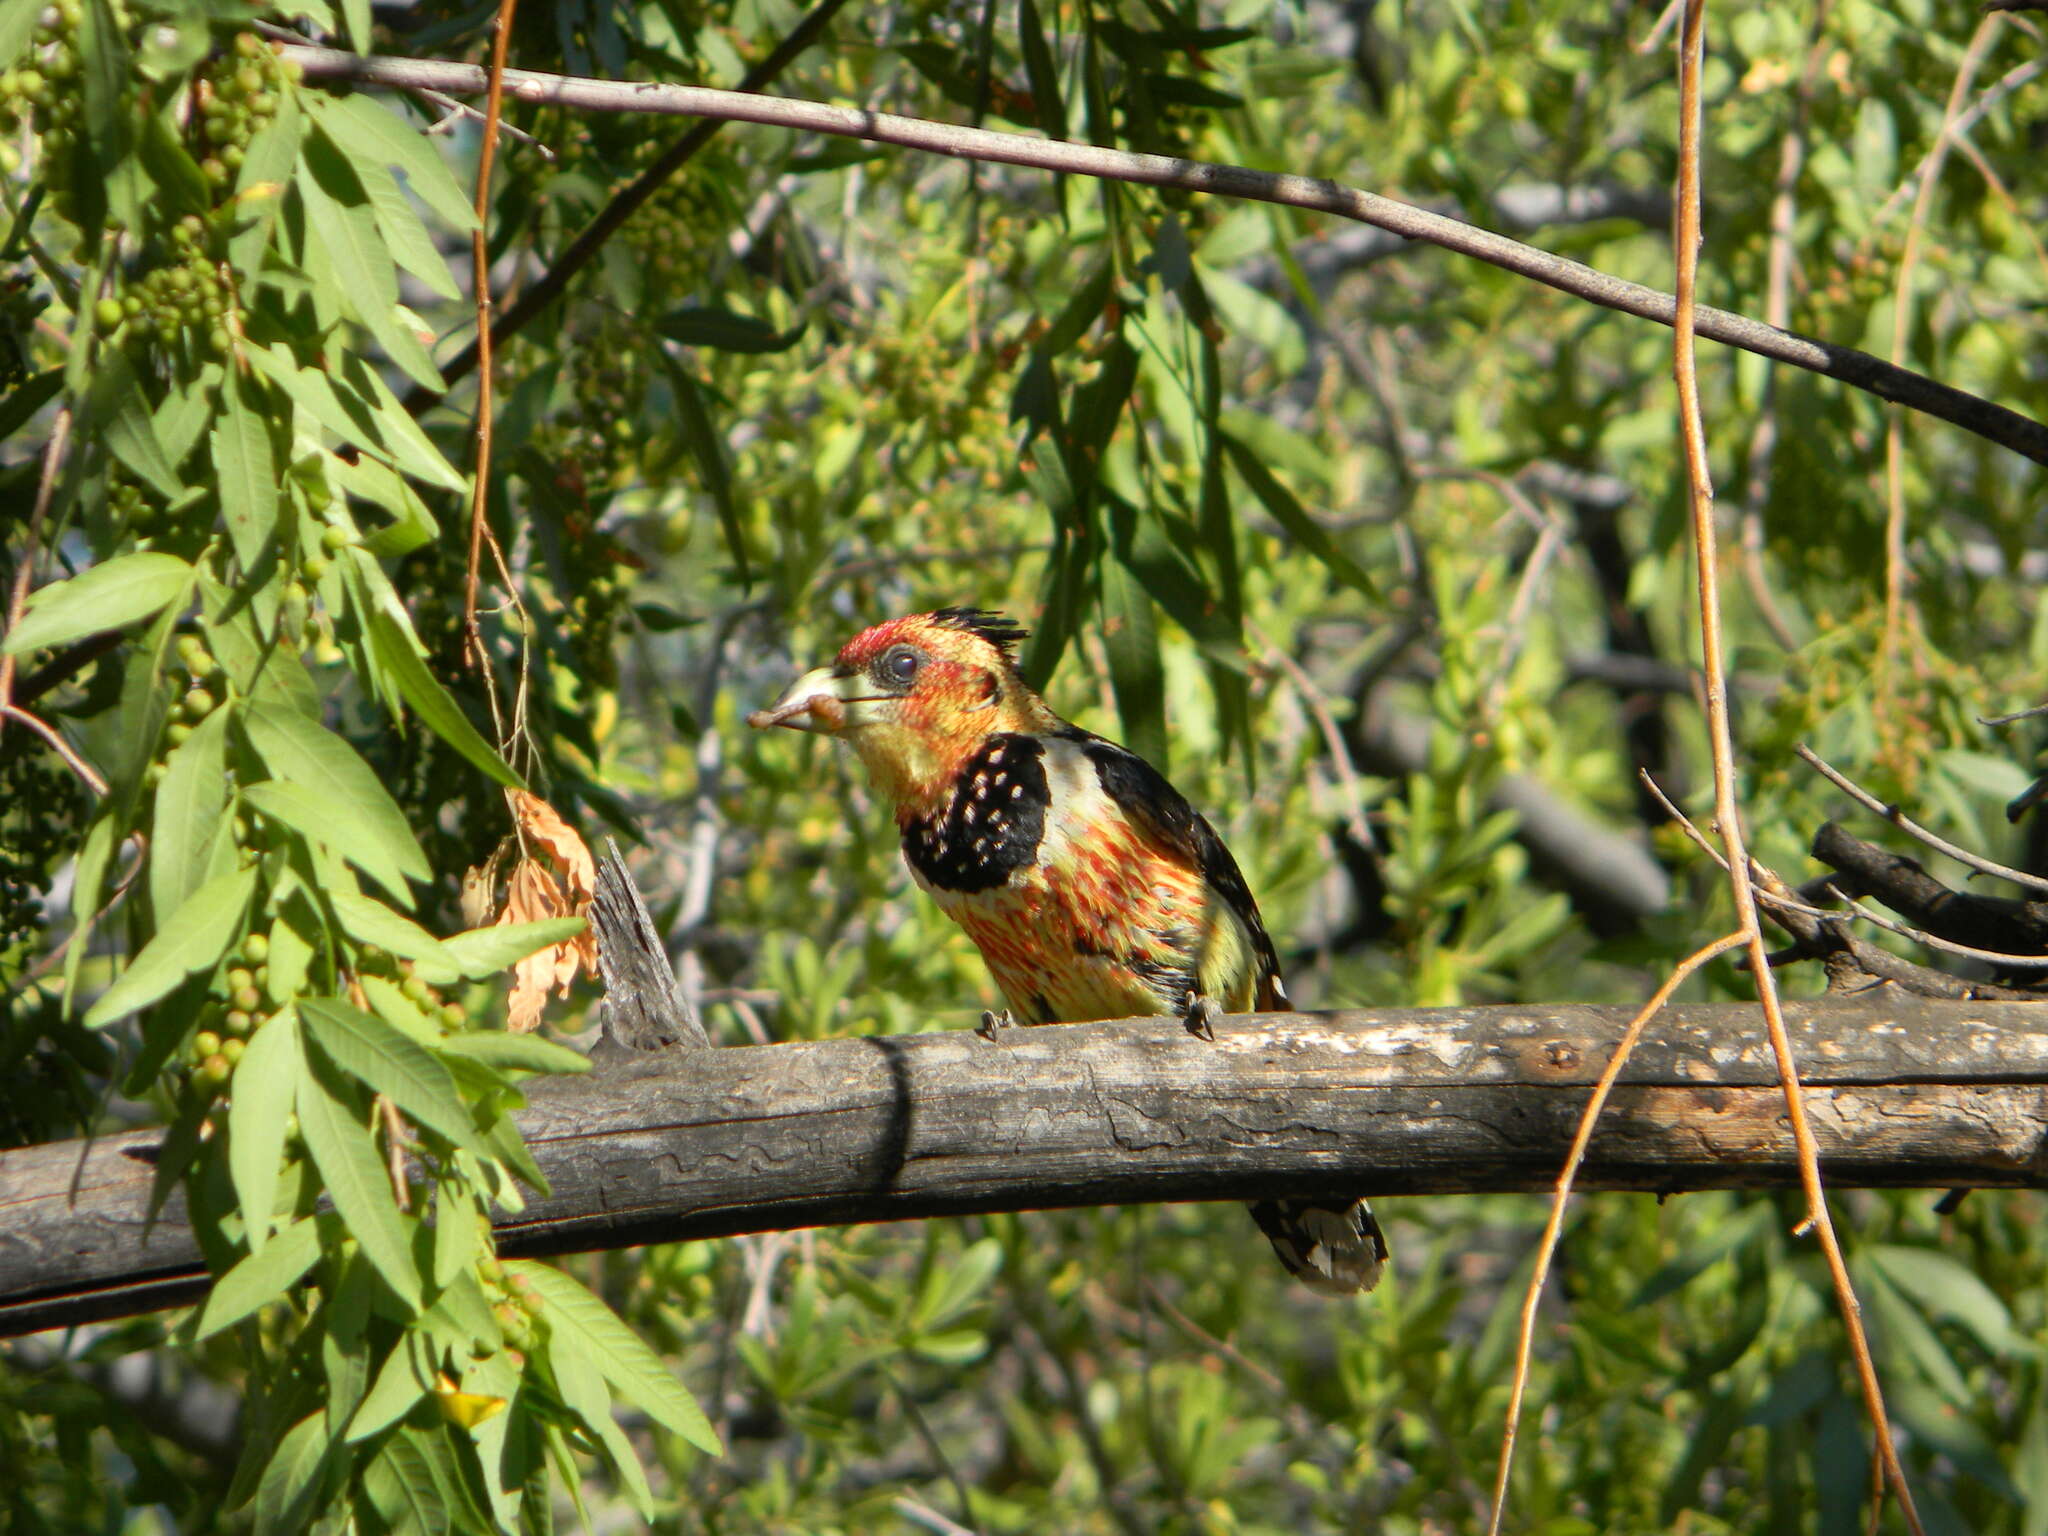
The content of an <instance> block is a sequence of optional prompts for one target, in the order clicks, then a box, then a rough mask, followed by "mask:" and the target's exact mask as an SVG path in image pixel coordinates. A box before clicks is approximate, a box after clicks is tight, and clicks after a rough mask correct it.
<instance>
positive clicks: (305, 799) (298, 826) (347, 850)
mask: <svg viewBox="0 0 2048 1536" xmlns="http://www.w3.org/2000/svg"><path fill="white" fill-rule="evenodd" d="M242 803H243V804H244V805H246V806H248V807H249V809H251V810H253V811H255V812H257V813H258V814H259V815H263V816H268V817H269V818H271V819H272V820H273V821H277V822H281V823H282V824H283V825H285V826H287V827H289V828H290V829H291V830H292V831H294V832H296V833H298V834H299V835H300V836H301V837H303V838H305V839H306V840H307V841H308V842H310V843H316V844H320V845H324V846H325V847H328V848H332V849H333V850H334V851H335V852H337V853H339V854H340V855H341V856H342V857H343V858H345V859H347V860H348V861H349V862H350V863H351V864H353V865H355V867H356V868H357V869H360V870H361V871H362V872H363V873H364V874H366V875H368V876H369V877H370V878H371V879H372V880H375V881H377V882H378V883H379V884H380V885H382V886H384V888H385V889H387V890H391V891H403V890H404V889H405V885H404V872H403V871H402V870H401V869H399V868H398V867H397V865H396V864H395V863H394V862H393V860H392V857H391V852H390V850H389V849H388V848H386V847H385V846H384V845H383V844H382V843H381V842H380V841H378V839H376V838H375V837H373V836H369V835H358V834H366V829H364V828H363V827H361V826H360V825H359V824H358V821H357V818H356V817H355V816H353V815H352V814H350V813H349V811H348V810H347V809H346V808H344V809H343V810H341V811H340V812H337V811H336V810H335V809H334V807H333V804H332V802H330V801H327V800H323V799H322V798H321V797H320V796H318V795H316V794H314V793H313V792H312V791H310V790H306V789H302V788H300V787H299V786H298V785H297V784H293V783H290V782H288V781H286V780H283V779H265V780H263V781H262V782H261V783H257V784H251V785H249V786H248V788H246V789H244V790H243V791H242Z"/></svg>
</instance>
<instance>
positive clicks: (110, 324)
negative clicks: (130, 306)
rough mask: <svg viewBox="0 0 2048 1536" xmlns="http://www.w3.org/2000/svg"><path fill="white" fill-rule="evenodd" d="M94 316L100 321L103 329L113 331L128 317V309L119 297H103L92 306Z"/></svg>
mask: <svg viewBox="0 0 2048 1536" xmlns="http://www.w3.org/2000/svg"><path fill="white" fill-rule="evenodd" d="M92 317H93V319H95V320H97V321H98V322H99V327H100V329H101V330H103V331H111V330H114V329H115V328H116V327H118V326H119V325H120V323H121V322H122V321H123V320H126V319H127V318H128V311H127V310H126V309H125V308H123V307H122V305H121V301H120V300H119V299H101V300H100V301H99V303H97V304H95V305H93V307H92Z"/></svg>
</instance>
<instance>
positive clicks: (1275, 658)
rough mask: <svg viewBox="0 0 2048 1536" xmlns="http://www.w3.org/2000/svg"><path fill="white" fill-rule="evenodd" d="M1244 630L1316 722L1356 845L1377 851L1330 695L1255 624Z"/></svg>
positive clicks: (1362, 792) (1355, 769) (1361, 786)
mask: <svg viewBox="0 0 2048 1536" xmlns="http://www.w3.org/2000/svg"><path fill="white" fill-rule="evenodd" d="M1245 629H1246V630H1247V632H1249V633H1250V635H1251V637H1252V638H1253V639H1254V640H1256V641H1257V642H1258V643H1259V645H1260V647H1261V648H1262V649H1264V651H1265V653H1266V659H1267V660H1268V661H1270V662H1272V663H1273V665H1274V666H1276V667H1278V668H1279V669H1280V671H1281V672H1282V673H1283V674H1284V675H1285V676H1286V678H1287V681H1288V682H1289V683H1291V684H1292V685H1293V687H1294V692H1295V696H1296V697H1297V698H1299V699H1300V700H1301V707H1302V708H1303V709H1305V710H1307V711H1308V714H1309V718H1310V719H1311V720H1313V721H1315V723H1316V730H1317V731H1318V732H1320V733H1321V735H1322V738H1323V749H1324V750H1325V751H1326V752H1328V753H1329V754H1330V763H1331V766H1332V767H1333V768H1335V770H1336V773H1337V782H1338V783H1340V784H1342V785H1343V786H1344V799H1345V807H1344V825H1345V827H1346V828H1348V829H1349V831H1350V833H1351V835H1352V837H1353V838H1354V839H1356V841H1357V843H1358V846H1359V847H1361V848H1364V849H1367V850H1368V851H1374V852H1376V851H1377V850H1378V847H1379V844H1378V843H1377V842H1376V841H1375V840H1374V838H1373V835H1372V823H1371V822H1369V821H1368V820H1366V806H1367V803H1368V802H1367V799H1366V793H1365V785H1364V784H1363V783H1362V782H1360V780H1359V777H1358V765H1357V764H1356V763H1354V762H1353V761H1352V760H1351V748H1350V746H1349V745H1348V744H1347V743H1346V742H1345V740H1344V730H1343V727H1342V726H1340V725H1338V724H1337V717H1336V716H1335V715H1333V714H1331V713H1330V699H1329V695H1327V694H1326V693H1324V692H1323V690H1322V689H1321V688H1318V687H1317V686H1316V680H1315V679H1314V678H1312V677H1310V676H1309V675H1308V671H1307V669H1306V668H1305V667H1303V666H1302V664H1301V663H1300V662H1298V661H1296V660H1295V659H1294V658H1293V657H1292V656H1290V655H1288V654H1287V652H1286V651H1285V650H1283V649H1282V648H1281V647H1279V646H1277V645H1275V644H1274V643H1273V642H1272V640H1271V639H1270V638H1269V637H1268V636H1267V635H1266V634H1265V632H1264V631H1262V630H1261V629H1260V628H1259V627H1258V626H1257V625H1256V624H1254V623H1252V622H1251V621H1250V620H1246V621H1245Z"/></svg>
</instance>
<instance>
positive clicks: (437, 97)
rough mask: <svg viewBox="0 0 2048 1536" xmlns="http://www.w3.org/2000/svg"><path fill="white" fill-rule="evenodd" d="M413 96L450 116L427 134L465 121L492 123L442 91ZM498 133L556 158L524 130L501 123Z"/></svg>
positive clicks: (423, 91)
mask: <svg viewBox="0 0 2048 1536" xmlns="http://www.w3.org/2000/svg"><path fill="white" fill-rule="evenodd" d="M413 95H415V96H417V97H419V99H420V100H421V101H424V102H426V103H427V104H428V105H429V106H434V107H439V108H440V109H441V110H442V111H443V112H445V113H447V114H448V115H447V116H446V117H444V118H442V119H441V120H440V121H439V122H437V123H435V124H433V125H431V126H430V127H429V128H428V129H427V132H429V133H441V132H444V131H445V130H446V129H448V128H449V127H451V126H452V125H453V124H455V123H456V122H458V121H461V120H463V119H473V120H475V121H477V122H481V123H486V124H488V123H489V121H490V119H489V117H488V115H487V114H486V113H483V112H479V111H478V110H477V109H476V108H475V107H472V106H471V105H470V104H469V103H468V102H466V101H457V100H456V99H455V98H454V97H453V96H449V95H446V94H444V93H443V92H441V91H430V90H417V91H414V92H413ZM487 131H488V130H487ZM497 131H498V132H499V133H501V134H503V135H504V136H505V137H506V138H508V139H511V140H512V141H513V142H515V143H518V144H524V145H526V146H527V147H528V148H530V149H531V150H532V151H533V152H534V153H535V154H537V155H539V156H540V157H541V159H543V160H547V161H553V160H554V158H555V152H554V150H552V149H551V148H549V147H548V146H547V145H545V144H543V143H542V142H541V141H540V140H539V139H537V138H535V137H534V136H533V135H532V134H530V133H528V132H527V131H526V130H525V129H524V128H520V127H517V126H515V125H514V124H511V123H507V122H503V121H500V122H499V123H498V125H497Z"/></svg>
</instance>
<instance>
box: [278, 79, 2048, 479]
mask: <svg viewBox="0 0 2048 1536" xmlns="http://www.w3.org/2000/svg"><path fill="white" fill-rule="evenodd" d="M284 53H285V55H286V56H287V57H289V58H293V59H296V60H297V61H298V62H299V64H300V65H301V67H302V68H303V69H304V70H305V72H306V75H307V77H308V78H311V79H327V80H352V81H355V82H357V83H358V84H362V85H382V86H389V87H392V88H394V89H398V90H422V89H425V90H434V91H443V92H445V93H447V94H448V95H451V96H464V95H475V94H477V93H479V92H481V91H483V90H484V89H485V86H486V77H485V71H484V70H483V69H482V68H481V67H479V66H477V65H473V64H453V63H443V62H440V61H438V60H433V59H391V58H376V57H369V58H365V57H361V56H358V55H356V54H351V53H342V52H339V51H337V50H335V49H331V48H312V47H304V46H298V45H293V46H289V47H287V48H285V49H284ZM505 94H506V96H507V97H509V98H511V99H514V100H518V101H532V102H549V103H553V104H556V105H560V106H567V107H576V108H581V109H584V110H588V111H596V112H651V113H660V114H666V115H671V116H684V117H702V118H711V119H720V120H726V121H735V122H749V123H762V124H766V125H767V126H769V127H776V128H793V129H797V130H799V131H803V132H810V133H828V134H833V135H836V136H838V137H841V138H850V139H865V140H867V141H869V142H871V143H876V144H895V145H899V146H901V147H902V148H905V149H918V150H925V151H929V152H930V153H933V154H940V155H953V156H956V157H958V158H960V159H963V160H987V161H994V162H997V163H999V164H1003V165H1022V166H1030V167H1033V168H1035V169H1038V170H1046V171H1060V172H1067V173H1070V174H1076V175H1082V176H1097V177H1102V178H1104V179H1107V180H1111V181H1129V182H1137V183H1139V184H1141V185H1145V186H1154V187H1176V188H1181V189H1184V190H1187V191H1191V192H1206V193H1210V194H1213V195H1215V196H1218V197H1239V198H1248V199H1251V200H1253V201H1256V202H1263V203H1280V204H1284V205H1286V206H1288V207H1291V208H1306V209H1309V210H1310V211H1312V212H1320V213H1331V214H1335V215H1337V216H1338V217H1340V218H1346V219H1353V220H1356V221H1357V222H1359V223H1361V224H1371V225H1374V226H1376V227H1377V228H1380V229H1385V230H1389V231H1391V232H1392V233H1394V234H1397V235H1400V236H1402V237H1403V238H1405V239H1409V240H1421V241H1424V242H1426V243H1428V244H1430V245H1437V246H1441V247H1443V248H1444V249H1445V250H1448V251H1456V252H1458V253H1459V254H1461V255H1465V256H1471V257H1474V258H1476V259H1478V260H1480V261H1484V262H1488V263H1491V264H1492V265H1494V266H1497V267H1500V268H1502V269H1503V270H1505V271H1509V272H1514V273H1518V274H1520V275H1521V276H1523V277H1527V278H1532V279H1534V280H1535V281H1536V282H1539V283H1545V284H1548V285H1549V286H1550V287H1552V288H1556V289H1559V290H1561V291H1562V292H1565V293H1569V294H1572V295H1574V296H1576V297H1578V298H1582V299H1586V300H1589V301H1590V302H1592V303H1595V304H1599V305H1601V306H1603V307H1605V308H1607V309H1618V310H1620V311H1622V312H1623V313H1625V314H1631V315H1637V316H1640V317H1641V318H1643V319H1645V320H1655V321H1657V322H1658V323H1659V324H1660V325H1670V324H1671V323H1672V321H1673V318H1674V316H1675V314H1676V311H1677V301H1676V300H1675V299H1673V298H1672V296H1671V295H1670V294H1668V293H1660V292H1658V291H1657V290H1656V289H1654V288H1646V287H1644V286H1643V285H1642V284H1640V283H1631V282H1626V281H1624V280H1623V279H1621V278H1618V277H1611V276H1609V275H1608V274H1607V273H1605V272H1599V271H1596V270H1594V269H1593V268H1592V267H1589V266H1586V265H1584V264H1583V263H1580V262H1576V261H1567V260H1566V259H1565V258H1563V257H1561V256H1553V255H1551V254H1550V253H1549V252H1548V251H1539V250H1537V249H1536V248H1535V247H1533V246H1528V245H1523V244H1522V243H1521V242H1520V241H1516V240H1510V239H1508V238H1507V237H1506V236H1504V235H1496V234H1494V233H1492V232H1491V231H1489V230H1484V229H1480V228H1478V227H1476V226H1474V225H1471V224H1466V223H1463V222H1461V221H1460V220H1457V219H1454V218H1450V217H1448V216H1446V215H1444V214H1440V213H1430V212H1427V211H1425V210H1423V209H1421V208H1416V207H1413V206H1411V205H1410V204H1407V203H1402V202H1397V201H1395V200H1394V199H1393V198H1390V197H1381V196H1380V195H1378V194H1377V193H1373V192H1364V191H1360V190H1358V189H1357V188H1354V187H1346V186H1341V185H1339V184H1338V183H1337V182H1334V181H1323V180H1320V179H1317V178H1314V177H1308V176H1288V175H1278V174H1274V173H1272V172H1268V171H1254V170H1250V169H1247V168H1246V167H1244V166H1237V165H1212V164H1209V163H1207V162H1204V161H1199V160H1180V159H1175V158H1172V157H1169V156H1165V155H1139V154H1131V153H1129V152H1127V151H1124V150H1117V149H1105V148H1102V147H1100V146H1098V145H1093V144H1069V143H1064V142H1061V141H1058V140H1053V139H1042V138H1039V137H1037V136H1035V135H1031V134H1021V133H997V132H995V131H993V130H990V129H985V128H962V127H956V126H953V125H951V124H947V123H932V122H926V121H923V120H921V119H918V118H911V117H898V116H896V115H894V114H893V113H888V112H870V111H864V110H861V109H859V108H855V107H835V106H829V105H827V104H826V103H824V102H814V101H792V100H788V99H785V98H781V97H774V96H755V95H749V94H747V93H745V92H741V91H719V90H712V89H710V88H708V87H703V86H690V85H652V84H648V85H636V84H632V83H630V82H626V81H618V80H585V79H577V78H573V77H570V76H566V75H545V74H537V73H534V72H532V71H529V70H522V69H508V70H506V71H505ZM1697 315H1698V325H1697V329H1698V332H1699V334H1700V335H1702V336H1705V337H1707V338H1709V339H1710V340H1713V341H1719V342H1724V343H1726V344H1727V345H1729V346H1732V347H1740V348H1742V349H1743V350H1745V351H1748V352H1755V353H1757V354H1758V355H1759V356H1762V357H1768V358H1772V359H1774V360H1776V361H1778V362H1781V363H1790V364H1792V365H1793V366H1794V367H1795V368H1805V369H1807V370H1809V371H1811V372H1813V373H1820V374H1826V375H1827V376H1828V377H1829V378H1831V379H1839V380H1841V381H1842V382H1843V383H1845V384H1850V385H1853V386H1855V387H1856V388H1858V389H1862V390H1867V391H1868V392H1870V393H1871V394H1874V395H1877V396H1879V397H1881V398H1883V399H1886V400H1893V401H1897V402H1898V403H1899V404H1901V405H1905V406H1909V407H1911V408H1912V409H1914V410H1916V411H1924V412H1926V413H1927V414H1928V415H1930V416H1938V417H1940V418H1941V419H1942V420H1944V421H1948V422H1952V423H1954V424H1955V425H1956V426H1959V427H1963V428H1965V429H1966V430H1968V431H1971V432H1975V433H1977V434H1978V435H1979V436H1981V437H1985V438H1988V439H1989V440H1991V441H1992V442H1995V443H1999V444H2001V445H2003V446H2004V447H2007V448H2010V449H2012V450H2013V452H2015V453H2019V454H2023V455H2024V456H2026V457H2027V458H2030V459H2032V460H2034V461H2035V462H2036V463H2039V464H2048V425H2043V424H2042V423H2041V422H2038V421H2034V420H2032V419H2031V418H2029V417H2026V416H2022V415H2020V414H2019V413H2018V412H2017V411H2012V410H2008V409H2007V408H2006V407H2004V406H2002V405H1996V404H1993V403H1992V402H1991V401H1988V400H1983V399H1980V398H1978V397H1977V396H1975V395H1972V394H1968V393H1965V392H1964V391H1962V390H1959V389H1955V388H1952V387H1950V386H1949V385H1946V384H1942V383H1938V382H1937V381H1935V380H1933V379H1930V378H1928V377H1927V376H1926V375H1924V374H1918V373H1914V372H1912V371H1911V370H1910V369H1906V368H1898V367H1894V366H1893V365H1892V364H1890V363H1887V362H1884V361H1882V360H1881V359H1878V358H1875V357H1872V356H1871V355H1870V354H1869V353H1867V352H1858V351H1856V350H1855V349H1854V348H1851V347H1838V346H1834V345H1832V344H1831V343H1828V342H1824V341H1815V340H1813V339H1812V338H1811V337H1806V336H1800V335H1797V334H1795V333H1793V332H1791V331H1783V330H1779V329H1778V328H1777V327H1776V326H1770V325H1765V324H1763V323H1762V322H1761V321H1757V320H1751V319H1748V318H1747V317H1745V316H1742V315H1736V314H1730V313H1728V312H1727V311H1726V310H1719V309H1708V308H1706V307H1704V306H1702V307H1701V308H1700V309H1699V310H1698V311H1697Z"/></svg>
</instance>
